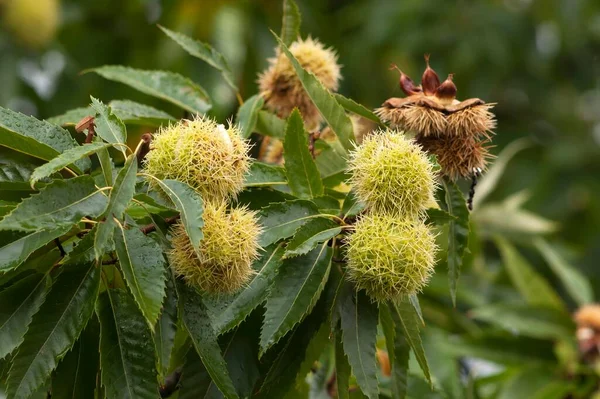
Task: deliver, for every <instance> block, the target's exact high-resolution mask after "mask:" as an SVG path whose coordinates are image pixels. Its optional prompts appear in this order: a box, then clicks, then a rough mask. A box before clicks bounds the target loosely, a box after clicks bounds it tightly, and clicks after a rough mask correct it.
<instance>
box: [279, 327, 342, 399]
mask: <svg viewBox="0 0 600 399" xmlns="http://www.w3.org/2000/svg"><path fill="white" fill-rule="evenodd" d="M330 334H331V329H330V328H329V323H327V322H323V323H322V324H321V327H319V329H318V330H317V332H316V333H315V334H314V335H313V336H312V337H311V339H310V342H309V343H308V345H307V346H306V351H305V353H304V359H302V362H301V363H300V368H299V369H298V373H297V374H296V387H302V386H304V385H306V381H305V380H306V376H307V375H308V373H310V372H311V370H313V367H314V366H315V362H316V361H318V360H319V358H320V357H321V355H322V354H323V352H324V351H325V350H326V349H327V345H328V344H329V343H330V342H329V336H330ZM286 397H287V396H286Z"/></svg>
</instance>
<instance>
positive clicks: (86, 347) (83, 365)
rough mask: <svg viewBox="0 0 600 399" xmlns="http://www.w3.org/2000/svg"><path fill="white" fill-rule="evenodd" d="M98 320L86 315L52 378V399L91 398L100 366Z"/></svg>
mask: <svg viewBox="0 0 600 399" xmlns="http://www.w3.org/2000/svg"><path fill="white" fill-rule="evenodd" d="M99 345H100V324H99V323H98V319H97V318H96V317H93V318H92V319H90V321H89V323H88V325H87V327H86V328H85V329H84V330H83V332H82V333H81V335H80V336H79V339H78V340H77V342H76V343H75V345H74V346H73V349H71V351H70V352H69V353H67V355H66V356H65V358H64V359H63V360H62V361H61V362H60V364H59V365H58V368H57V369H56V375H55V376H54V378H52V399H77V398H93V397H94V391H95V390H96V377H97V375H98V369H99V366H100V351H99V349H100V348H99Z"/></svg>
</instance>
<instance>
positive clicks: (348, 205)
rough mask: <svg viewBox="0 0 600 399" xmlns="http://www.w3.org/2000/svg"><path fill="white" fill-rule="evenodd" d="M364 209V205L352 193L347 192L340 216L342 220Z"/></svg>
mask: <svg viewBox="0 0 600 399" xmlns="http://www.w3.org/2000/svg"><path fill="white" fill-rule="evenodd" d="M364 209H365V204H364V203H362V202H361V201H359V199H358V198H357V197H356V194H355V193H354V191H349V192H348V194H347V195H346V198H345V199H344V204H343V205H342V215H344V219H345V218H347V217H353V216H356V215H358V214H359V213H360V212H362V211H363V210H364Z"/></svg>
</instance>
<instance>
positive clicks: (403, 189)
mask: <svg viewBox="0 0 600 399" xmlns="http://www.w3.org/2000/svg"><path fill="white" fill-rule="evenodd" d="M348 169H349V172H350V173H351V176H352V177H351V178H350V184H351V185H352V187H353V189H354V190H355V192H356V195H357V196H358V198H359V199H360V200H361V201H362V202H364V203H365V204H366V205H367V207H368V209H370V210H372V211H373V212H379V213H381V212H383V213H392V214H396V215H402V217H406V218H413V219H415V218H419V217H420V216H422V215H423V212H424V211H425V210H426V208H427V205H428V204H429V202H430V199H431V198H433V196H434V191H435V189H436V188H437V186H436V179H435V174H434V171H433V164H432V163H431V162H430V161H429V159H428V158H427V154H425V152H423V151H422V149H421V147H420V146H419V145H417V144H416V143H415V142H414V140H409V139H406V138H405V137H404V135H403V134H402V133H400V132H397V131H393V130H389V129H388V130H380V131H377V132H374V133H373V134H371V135H369V136H367V137H366V138H365V139H364V141H363V143H362V144H361V145H360V146H359V147H357V148H356V150H355V151H353V152H352V153H351V154H350V159H349V161H348Z"/></svg>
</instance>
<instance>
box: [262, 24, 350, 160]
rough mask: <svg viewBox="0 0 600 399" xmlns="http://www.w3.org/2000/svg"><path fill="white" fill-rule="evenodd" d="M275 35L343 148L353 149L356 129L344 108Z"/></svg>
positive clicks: (305, 88)
mask: <svg viewBox="0 0 600 399" xmlns="http://www.w3.org/2000/svg"><path fill="white" fill-rule="evenodd" d="M273 35H274V36H275V38H276V39H277V41H278V42H279V45H280V46H281V49H282V50H283V52H284V53H285V55H286V56H287V57H288V58H289V60H290V62H291V63H292V66H293V67H294V69H295V70H296V74H297V75H298V79H299V80H300V82H302V86H303V87H304V90H306V93H307V94H308V96H309V97H310V99H311V100H312V102H313V103H314V104H315V106H316V107H317V108H318V109H319V112H321V115H323V118H324V119H325V120H326V121H327V124H328V125H329V127H330V128H331V130H333V132H334V133H335V134H336V136H337V137H338V139H339V141H340V143H341V144H342V146H343V147H344V148H345V149H346V151H348V150H351V149H353V142H354V128H353V127H352V122H351V121H350V118H349V117H348V115H346V112H345V111H344V108H343V107H342V106H341V105H340V104H338V103H337V101H336V100H335V98H334V97H333V96H332V95H331V93H329V91H327V89H326V88H325V87H323V85H322V84H321V82H319V80H318V79H317V78H316V77H315V75H313V74H312V73H310V72H307V71H306V70H304V69H303V68H302V66H301V65H300V63H299V62H298V60H297V59H296V57H294V55H293V54H292V53H291V52H290V50H289V49H288V48H287V47H286V45H285V44H284V43H283V42H282V41H281V39H280V38H279V37H277V35H275V34H273Z"/></svg>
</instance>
